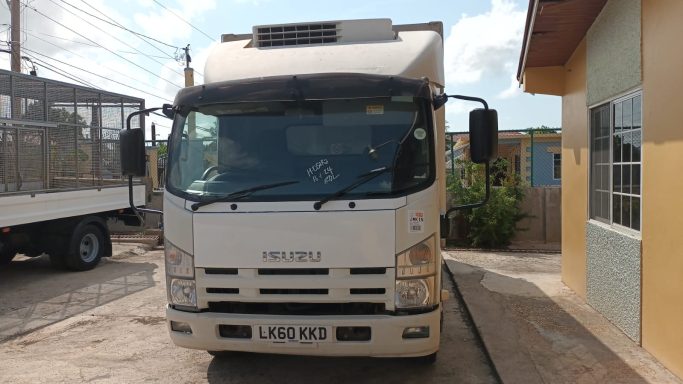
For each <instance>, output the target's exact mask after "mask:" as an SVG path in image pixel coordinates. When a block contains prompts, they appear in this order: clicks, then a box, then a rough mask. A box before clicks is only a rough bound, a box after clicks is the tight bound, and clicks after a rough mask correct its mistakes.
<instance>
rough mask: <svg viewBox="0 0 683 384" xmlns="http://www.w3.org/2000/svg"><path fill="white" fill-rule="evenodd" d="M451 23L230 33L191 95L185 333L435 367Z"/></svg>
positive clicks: (178, 325) (181, 331)
mask: <svg viewBox="0 0 683 384" xmlns="http://www.w3.org/2000/svg"><path fill="white" fill-rule="evenodd" d="M441 30H442V26H441V23H438V22H437V23H428V24H419V25H405V26H394V25H392V22H391V20H389V19H375V20H350V21H326V22H315V23H298V24H284V25H268V26H256V27H254V28H253V31H252V34H249V35H224V36H223V42H222V44H220V45H218V46H217V47H216V48H214V50H213V52H212V53H211V54H210V56H209V58H208V60H207V64H206V67H205V71H204V73H205V81H206V83H205V84H203V85H198V86H194V87H188V88H185V89H183V90H181V91H180V92H179V93H178V95H177V97H176V99H175V101H174V103H173V112H174V115H175V118H174V121H173V127H172V134H171V137H170V142H169V170H168V172H167V180H166V192H165V196H164V229H165V239H166V251H165V252H166V275H167V291H168V301H169V304H168V307H167V310H166V314H167V318H168V327H169V332H170V335H171V338H172V340H173V342H174V343H175V344H177V345H179V346H182V347H187V348H195V349H203V350H207V351H210V352H212V353H215V352H219V351H249V352H267V353H282V354H300V355H325V356H376V357H423V356H426V357H427V359H430V360H432V361H433V359H434V358H435V356H436V353H437V351H438V349H439V337H440V332H441V326H440V320H441V318H442V306H441V300H442V290H441V263H442V259H441V252H440V229H441V227H440V226H441V221H440V218H442V217H443V216H444V214H445V213H446V212H447V210H446V202H445V190H446V188H445V172H444V165H445V164H444V163H443V161H442V158H443V152H442V151H443V150H444V148H445V139H444V137H445V119H444V109H443V108H439V107H440V106H441V105H442V104H443V102H445V99H443V97H442V96H439V95H443V88H444V71H443V38H442V33H441ZM437 96H438V97H437ZM439 97H440V98H439ZM122 148H123V146H122Z"/></svg>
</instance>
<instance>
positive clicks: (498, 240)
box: [448, 159, 526, 248]
mask: <svg viewBox="0 0 683 384" xmlns="http://www.w3.org/2000/svg"><path fill="white" fill-rule="evenodd" d="M507 166H508V164H507V160H505V159H498V160H497V161H495V162H493V164H492V165H491V174H492V175H495V174H503V172H504V171H505V170H506V169H507ZM457 167H458V168H459V169H463V170H464V178H461V177H460V176H461V175H460V174H458V173H457V172H456V175H455V176H451V177H450V178H449V181H448V189H449V191H451V192H453V193H454V194H455V201H454V204H457V205H462V204H472V203H476V202H479V201H482V200H483V199H484V196H485V195H486V181H485V173H484V166H483V165H479V164H474V163H472V162H471V161H469V160H458V161H457ZM523 198H524V191H523V189H522V187H521V180H520V177H519V175H515V174H509V173H508V174H507V175H506V176H505V177H504V178H503V179H502V180H501V186H499V187H492V189H491V197H490V199H489V201H488V202H487V203H486V204H485V205H484V206H482V207H479V208H474V209H468V210H462V211H459V212H458V214H457V215H456V217H457V216H460V218H461V222H464V223H465V224H466V226H467V240H468V242H469V244H468V245H470V246H474V247H483V248H499V247H504V246H508V245H509V244H510V241H511V240H512V238H513V236H514V235H515V232H516V231H517V223H518V222H519V221H520V220H521V219H523V218H524V217H526V215H525V214H523V213H522V212H521V209H520V203H521V201H522V199H523Z"/></svg>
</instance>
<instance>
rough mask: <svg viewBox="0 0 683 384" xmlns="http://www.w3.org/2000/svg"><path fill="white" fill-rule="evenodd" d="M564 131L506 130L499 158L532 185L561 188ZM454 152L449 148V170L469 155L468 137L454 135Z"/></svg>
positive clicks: (501, 140) (447, 160)
mask: <svg viewBox="0 0 683 384" xmlns="http://www.w3.org/2000/svg"><path fill="white" fill-rule="evenodd" d="M561 140H562V135H561V133H559V131H558V132H556V131H549V132H547V131H540V132H539V131H535V132H534V134H530V133H529V132H528V131H519V132H518V131H515V132H505V131H502V132H500V133H499V134H498V157H499V158H505V159H507V161H508V164H509V168H508V172H513V173H515V174H518V175H520V177H521V178H522V180H523V181H524V182H525V183H526V184H527V185H529V186H532V187H559V186H560V184H561V179H562V167H561V164H562V157H561V156H562V155H561ZM453 142H455V144H454V145H453V149H452V150H451V151H452V154H451V151H446V154H445V155H446V158H445V160H446V169H447V170H449V171H450V172H456V171H457V172H459V171H458V170H456V169H454V168H453V167H454V166H457V164H453V160H457V159H467V158H469V151H467V149H468V148H469V136H468V135H467V134H463V135H454V136H453Z"/></svg>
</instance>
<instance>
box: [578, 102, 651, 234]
mask: <svg viewBox="0 0 683 384" xmlns="http://www.w3.org/2000/svg"><path fill="white" fill-rule="evenodd" d="M641 109H642V96H641V95H640V94H637V95H634V96H631V97H626V98H623V99H620V100H618V101H615V102H612V103H609V104H605V105H602V106H599V107H596V108H593V109H591V111H590V123H591V126H590V163H591V167H590V169H591V175H590V178H591V180H590V184H589V185H590V188H591V191H590V192H589V199H590V201H589V205H590V208H589V212H590V216H591V219H595V220H599V221H603V222H606V223H614V224H617V225H620V226H624V227H628V228H631V229H635V230H640V223H641V220H640V219H641V218H640V215H641V212H640V194H641V192H642V190H641V172H642V170H641V169H642V166H641V160H642V154H641V148H642V113H641ZM610 113H612V116H610ZM606 125H607V128H605V126H606ZM607 132H611V133H607ZM610 144H611V145H610Z"/></svg>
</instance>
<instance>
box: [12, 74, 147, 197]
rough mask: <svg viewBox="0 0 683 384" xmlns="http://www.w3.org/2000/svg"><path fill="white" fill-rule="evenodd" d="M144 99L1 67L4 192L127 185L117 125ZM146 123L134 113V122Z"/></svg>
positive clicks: (119, 127) (135, 126)
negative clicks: (122, 173)
mask: <svg viewBox="0 0 683 384" xmlns="http://www.w3.org/2000/svg"><path fill="white" fill-rule="evenodd" d="M144 105H145V102H144V100H143V99H139V98H134V97H129V96H124V95H119V94H114V93H111V92H105V91H101V90H96V89H91V88H86V87H81V86H77V85H72V84H68V83H63V82H58V81H53V80H48V79H42V78H38V77H35V76H28V75H23V74H18V73H14V72H9V71H4V70H0V194H2V193H23V192H32V193H35V192H52V191H61V190H70V189H82V188H101V187H106V186H118V185H125V184H126V183H125V181H124V180H123V178H122V176H121V159H120V152H119V131H120V130H121V129H122V128H123V127H124V126H125V125H124V123H125V119H126V117H127V116H128V114H129V113H131V112H134V111H137V110H140V109H144ZM143 125H144V116H136V117H135V118H133V119H132V120H131V126H132V127H133V128H137V127H140V126H143Z"/></svg>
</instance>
